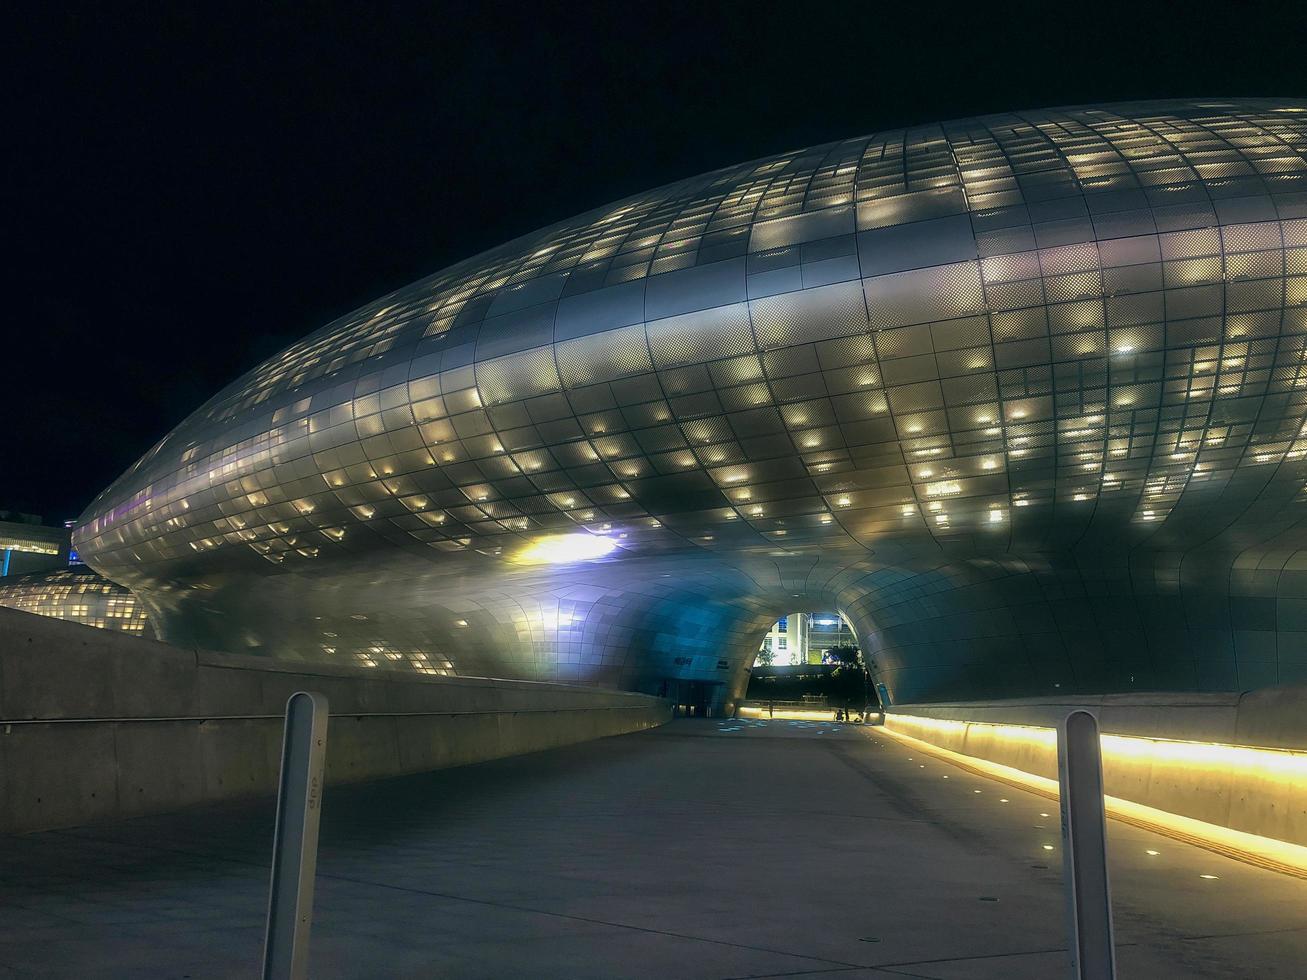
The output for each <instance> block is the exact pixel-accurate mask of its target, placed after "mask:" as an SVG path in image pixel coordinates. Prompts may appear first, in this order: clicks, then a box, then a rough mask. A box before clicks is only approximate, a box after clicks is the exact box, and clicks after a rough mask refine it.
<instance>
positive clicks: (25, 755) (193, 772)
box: [0, 609, 671, 833]
mask: <svg viewBox="0 0 1307 980" xmlns="http://www.w3.org/2000/svg"><path fill="white" fill-rule="evenodd" d="M300 690H313V691H319V692H322V693H323V694H325V695H326V696H327V698H328V699H329V702H330V705H331V721H330V726H329V729H328V739H327V742H328V751H327V780H328V782H337V783H339V782H348V781H354V780H364V779H374V778H378V777H383V776H393V775H398V774H401V773H412V772H422V771H426V770H432V769H440V768H444V767H447V766H456V765H464V764H466V763H471V762H482V761H485V760H487V759H495V758H500V757H502V756H507V755H515V754H518V753H522V752H534V751H538V750H540V749H546V748H551V747H554V746H558V745H566V744H569V743H572V742H580V741H584V740H587V739H592V738H601V737H603V736H607V735H617V734H621V733H624V732H631V731H638V730H641V729H645V728H652V727H654V726H656V725H660V724H662V723H664V722H665V721H667V720H668V718H669V717H670V711H671V706H670V704H669V703H668V702H666V701H663V700H661V699H658V698H652V697H648V696H645V695H640V694H629V693H624V692H618V691H610V690H606V689H600V688H586V687H577V686H570V685H565V684H548V683H535V682H531V681H505V680H493V679H487V678H466V677H434V676H422V675H418V674H414V673H411V672H405V671H382V670H375V671H374V670H366V669H352V668H333V667H328V666H318V665H309V664H285V663H277V662H270V661H268V660H267V659H264V658H259V657H240V656H230V655H225V654H214V653H206V652H203V651H191V650H182V649H179V648H176V647H171V646H168V645H166V644H162V643H156V642H153V641H151V640H145V639H140V638H136V637H128V636H122V635H118V634H114V633H110V632H108V631H105V630H97V629H93V628H91V627H86V626H79V625H76V624H72V623H65V622H60V621H57V620H52V619H46V618H44V617H40V616H33V615H30V614H27V613H21V612H16V611H13V610H8V609H0V833H15V832H23V831H31V830H38V829H49V828H54V827H65V826H73V825H77V824H82V823H88V822H91V821H96V820H104V819H113V818H118V817H128V816H135V815H139V814H144V813H150V812H159V811H164V810H170V809H176V808H179V807H184V806H188V805H192V804H197V803H204V802H211V801H215V800H222V799H231V798H236V797H242V796H254V795H260V794H268V793H272V792H274V791H275V787H276V779H277V767H278V760H279V756H280V751H281V731H282V716H283V712H284V710H285V705H286V699H287V698H288V697H289V696H290V695H291V694H292V693H293V692H295V691H300Z"/></svg>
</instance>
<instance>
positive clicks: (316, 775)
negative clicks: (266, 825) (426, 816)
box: [263, 691, 327, 980]
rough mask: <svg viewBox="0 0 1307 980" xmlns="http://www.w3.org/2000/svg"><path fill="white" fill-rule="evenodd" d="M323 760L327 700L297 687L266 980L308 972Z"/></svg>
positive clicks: (292, 979) (300, 979)
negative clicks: (298, 689)
mask: <svg viewBox="0 0 1307 980" xmlns="http://www.w3.org/2000/svg"><path fill="white" fill-rule="evenodd" d="M326 758H327V698H326V696H325V695H322V694H312V693H309V692H306V691H298V692H296V693H295V694H292V695H291V696H290V700H289V701H287V702H286V730H285V734H284V735H283V737H282V744H281V779H280V781H279V784H278V788H277V823H276V831H275V833H274V836H273V843H272V884H271V887H270V888H269V894H268V930H267V935H266V937H265V939H264V945H263V977H264V980H304V978H306V977H307V976H308V972H309V928H310V926H311V925H312V922H313V876H314V873H315V872H316V871H317V865H318V818H319V816H320V815H321V813H322V787H323V773H324V763H325V761H326Z"/></svg>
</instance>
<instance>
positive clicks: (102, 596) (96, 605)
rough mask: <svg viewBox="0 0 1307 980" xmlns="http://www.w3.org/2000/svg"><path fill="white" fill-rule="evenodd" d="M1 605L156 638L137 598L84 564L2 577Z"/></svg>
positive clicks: (100, 627)
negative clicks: (52, 570)
mask: <svg viewBox="0 0 1307 980" xmlns="http://www.w3.org/2000/svg"><path fill="white" fill-rule="evenodd" d="M0 607H3V608H7V609H19V610H21V611H23V612H29V613H35V614H36V615H38V616H49V617H51V618H53V619H63V620H67V621H68V622H70V623H80V624H81V625H83V626H95V627H98V628H99V629H107V630H118V631H120V632H123V633H132V634H134V635H136V636H145V637H149V638H150V639H153V638H154V630H153V628H152V627H151V626H150V622H149V619H148V618H147V617H146V615H145V610H144V609H142V608H141V606H140V604H139V603H138V602H137V601H136V597H135V596H133V595H132V594H131V593H130V592H128V591H127V590H126V589H124V588H123V587H122V586H121V585H115V584H114V583H113V582H107V581H105V580H104V579H103V578H101V577H100V576H99V575H97V574H96V573H95V572H93V571H91V569H89V568H86V567H84V566H74V567H72V568H65V569H61V570H60V571H57V572H32V573H31V574H28V575H10V576H7V577H5V578H0Z"/></svg>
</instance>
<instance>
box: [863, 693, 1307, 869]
mask: <svg viewBox="0 0 1307 980" xmlns="http://www.w3.org/2000/svg"><path fill="white" fill-rule="evenodd" d="M1076 708H1081V709H1084V710H1086V711H1090V712H1091V713H1093V714H1094V715H1096V716H1097V717H1098V720H1099V726H1100V730H1101V731H1102V732H1103V734H1105V735H1121V736H1127V737H1130V738H1132V739H1157V740H1161V741H1159V742H1158V743H1156V744H1150V743H1147V742H1136V741H1130V742H1118V741H1116V740H1112V739H1105V740H1104V743H1103V780H1104V784H1105V786H1104V788H1105V790H1106V792H1107V793H1108V794H1109V795H1111V796H1115V797H1118V798H1120V799H1124V800H1130V801H1132V802H1135V803H1142V804H1144V805H1146V806H1151V807H1155V808H1157V809H1159V810H1164V811H1166V812H1168V813H1176V814H1180V815H1182V816H1186V817H1192V818H1194V819H1196V820H1203V821H1206V822H1207V823H1213V824H1216V825H1217V826H1221V827H1228V828H1231V829H1233V830H1240V831H1244V832H1247V833H1253V834H1259V835H1261V836H1264V837H1272V838H1274V839H1276V840H1283V841H1289V842H1291V843H1295V844H1303V845H1307V688H1303V687H1284V688H1270V689H1266V690H1262V691H1252V692H1248V693H1245V694H1192V695H1169V694H1152V695H1105V696H1102V697H1097V698H1092V699H1085V698H1080V699H1071V698H1068V699H1043V700H1034V699H1031V700H1017V701H994V702H984V703H959V704H930V705H898V706H895V707H894V708H892V709H891V710H890V711H889V713H888V714H887V716H886V724H887V726H888V727H889V728H890V729H891V730H894V731H899V732H902V733H903V734H907V735H911V736H913V737H914V738H919V739H922V740H923V741H926V742H929V743H931V744H933V745H938V746H940V747H941V748H946V749H950V750H952V751H954V752H958V753H961V754H962V755H967V756H971V757H973V758H977V759H985V760H988V761H990V762H997V763H999V764H1001V765H1005V766H1010V767H1012V768H1014V769H1020V770H1021V771H1023V772H1028V773H1033V774H1035V775H1038V776H1045V777H1047V778H1050V779H1054V780H1055V779H1057V745H1056V740H1055V739H1054V738H1053V737H1051V736H1048V735H1046V736H1044V737H1042V738H1041V737H1039V736H1037V735H1035V734H1033V733H1021V732H1015V733H1014V732H1005V731H1004V730H1003V729H995V728H992V727H988V726H993V725H1016V726H1023V727H1037V728H1044V729H1051V728H1055V727H1056V725H1057V723H1058V721H1059V720H1060V719H1062V718H1064V717H1065V716H1066V715H1067V713H1068V712H1070V711H1072V710H1073V709H1076ZM919 719H940V720H946V721H954V722H962V723H963V724H957V725H950V726H948V727H945V728H938V727H936V726H930V725H929V724H928V723H926V724H923V723H922V722H921V721H920V720H919ZM1191 743H1202V744H1200V745H1198V746H1194V745H1192V744H1191ZM1250 750H1251V751H1250Z"/></svg>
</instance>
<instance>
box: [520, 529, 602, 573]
mask: <svg viewBox="0 0 1307 980" xmlns="http://www.w3.org/2000/svg"><path fill="white" fill-rule="evenodd" d="M616 550H617V542H616V541H613V540H612V539H611V538H606V537H604V536H603V535H600V534H551V535H549V536H548V537H544V538H537V539H536V540H535V541H532V542H531V543H530V544H529V545H527V547H526V548H524V549H523V550H522V551H520V552H518V553H517V554H516V555H515V556H514V557H513V561H515V562H517V563H518V564H522V565H566V564H570V563H571V562H578V561H595V560H596V559H598V558H603V557H605V556H606V555H610V554H612V553H613V552H614V551H616Z"/></svg>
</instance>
